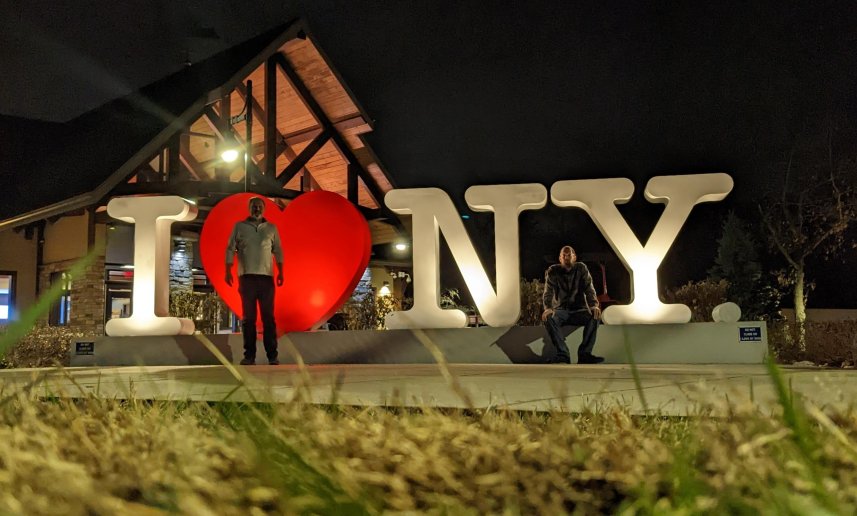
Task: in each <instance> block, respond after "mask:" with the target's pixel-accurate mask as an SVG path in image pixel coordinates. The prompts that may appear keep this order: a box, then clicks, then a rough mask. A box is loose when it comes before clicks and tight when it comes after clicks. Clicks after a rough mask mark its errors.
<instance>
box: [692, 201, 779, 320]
mask: <svg viewBox="0 0 857 516" xmlns="http://www.w3.org/2000/svg"><path fill="white" fill-rule="evenodd" d="M756 240H757V239H756V237H755V236H754V233H753V232H752V231H751V230H750V228H749V227H748V224H747V223H746V222H744V221H743V220H741V218H740V217H738V216H737V215H736V214H735V213H734V212H729V215H728V216H727V217H726V220H725V221H724V222H723V232H722V233H721V236H720V239H719V240H718V241H717V244H718V247H717V257H716V258H715V260H714V266H713V267H712V268H711V269H710V270H709V271H708V274H709V276H710V277H711V278H712V279H714V280H726V281H727V282H728V283H729V285H728V287H727V289H726V295H727V298H728V300H729V301H732V302H733V303H737V304H738V306H740V307H741V313H742V318H743V319H745V320H753V319H759V318H768V317H770V316H771V315H772V314H773V313H774V312H775V311H776V310H777V309H778V307H779V292H778V291H777V290H776V289H775V288H774V287H773V286H772V285H771V284H770V282H769V281H767V280H768V278H767V277H766V275H765V273H764V268H763V266H762V262H761V260H760V255H759V249H758V246H757V243H756Z"/></svg>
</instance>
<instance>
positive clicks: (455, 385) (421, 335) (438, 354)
mask: <svg viewBox="0 0 857 516" xmlns="http://www.w3.org/2000/svg"><path fill="white" fill-rule="evenodd" d="M411 331H412V332H413V334H414V336H415V337H416V338H417V340H418V341H420V344H422V345H423V346H424V347H425V348H426V349H427V350H428V351H429V353H431V355H432V357H434V360H435V362H437V367H438V368H439V369H440V374H441V375H442V376H443V378H444V379H445V380H446V382H447V383H448V384H449V386H450V388H451V389H452V391H453V392H455V394H457V395H458V397H459V398H461V401H463V402H464V405H465V406H466V407H467V408H469V409H471V410H473V409H474V408H475V407H474V404H473V398H471V397H470V393H468V392H467V390H466V389H465V388H464V387H463V386H462V385H461V382H459V381H458V377H457V376H455V375H454V374H452V371H450V369H449V365H448V364H447V362H446V356H444V354H443V351H441V349H440V348H439V347H438V346H437V344H435V343H434V342H433V341H432V340H431V339H430V338H429V336H428V335H426V333H425V332H424V331H423V330H411Z"/></svg>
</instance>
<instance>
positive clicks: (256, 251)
mask: <svg viewBox="0 0 857 516" xmlns="http://www.w3.org/2000/svg"><path fill="white" fill-rule="evenodd" d="M236 252H237V253H238V275H239V276H243V275H245V274H261V275H265V276H273V275H274V273H273V265H272V264H271V255H272V254H273V256H274V258H275V259H276V260H277V263H283V248H282V246H281V245H280V232H279V231H277V226H275V225H274V224H271V223H270V222H268V221H267V220H265V219H262V222H261V223H259V224H258V225H256V224H254V223H253V222H251V221H250V219H247V220H242V221H241V222H238V223H236V224H235V227H234V228H232V235H231V236H230V237H229V243H228V244H227V245H226V266H227V268H228V267H231V266H232V263H233V261H234V260H235V253H236Z"/></svg>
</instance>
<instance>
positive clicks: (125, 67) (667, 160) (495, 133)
mask: <svg viewBox="0 0 857 516" xmlns="http://www.w3.org/2000/svg"><path fill="white" fill-rule="evenodd" d="M58 4H68V5H58ZM706 4H707V3H704V2H615V3H614V4H613V5H612V6H611V5H607V6H606V7H605V6H604V5H597V4H596V3H588V4H576V3H572V2H562V1H557V2H520V3H519V4H518V5H515V4H510V3H508V2H484V1H473V2H429V1H426V2H385V1H363V0H357V1H347V2H344V1H343V2H319V1H306V2H276V1H256V2H239V1H221V2H203V1H199V0H197V1H189V2H169V1H166V0H159V1H152V2H140V1H133V2H108V1H104V0H97V1H96V0H89V1H82V2H56V1H55V0H52V1H47V0H37V1H27V2H24V1H17V2H16V1H9V0H0V12H2V13H3V15H2V21H0V29H2V30H0V47H1V48H2V49H3V52H2V53H0V69H2V70H4V71H5V72H6V73H4V79H3V81H2V82H0V113H4V114H14V115H19V116H27V117H33V118H44V119H51V120H65V119H68V118H71V117H73V116H75V115H77V114H79V113H80V112H83V111H85V110H87V109H91V108H92V107H94V106H96V105H98V104H100V103H101V102H104V101H106V100H108V99H110V98H112V97H115V96H118V95H121V94H124V93H127V92H128V91H130V90H132V89H136V88H137V87H140V86H142V85H144V84H146V83H149V82H152V81H154V80H156V79H158V78H160V77H162V76H164V75H167V74H169V73H171V72H173V71H175V70H177V69H179V68H180V67H181V66H182V63H183V61H184V60H185V55H186V52H185V51H186V50H189V51H190V56H191V59H192V60H194V61H196V60H199V59H201V58H203V57H205V56H206V55H207V54H210V53H211V52H214V51H218V50H222V49H224V48H227V47H229V46H232V45H234V44H236V43H238V42H240V41H242V40H244V39H247V38H249V37H252V36H253V35H255V34H258V33H260V32H262V31H263V30H264V29H267V28H270V27H273V26H275V25H277V24H280V23H283V22H285V21H288V20H290V19H292V18H294V17H295V16H298V15H300V16H304V17H305V18H306V19H307V21H308V23H309V25H310V27H311V29H312V30H313V32H314V34H315V35H316V37H317V39H318V41H319V43H320V44H321V45H322V47H323V48H324V49H325V51H326V52H327V54H328V56H329V57H330V59H331V61H332V62H333V64H334V66H335V67H336V68H337V69H338V70H339V72H340V73H341V75H342V76H343V77H344V79H345V81H346V82H347V83H348V85H349V86H350V87H351V89H352V90H353V92H354V93H355V95H356V97H357V99H358V100H359V101H360V102H361V103H362V104H363V106H364V107H365V108H366V110H367V111H368V112H369V114H370V115H371V116H372V117H373V118H375V120H376V127H375V132H374V133H373V134H371V135H369V137H368V141H369V143H370V144H371V145H372V147H373V148H374V149H375V151H376V153H377V154H378V155H379V156H380V157H381V159H382V161H383V162H384V163H385V165H386V167H387V169H388V170H389V171H390V173H391V175H392V176H393V178H394V181H395V182H396V184H397V186H399V187H417V186H439V187H442V188H444V189H446V190H447V191H448V192H449V193H450V194H451V196H453V198H454V199H455V200H456V202H457V203H458V204H459V205H460V206H463V201H461V199H462V197H463V192H464V189H465V188H466V187H467V186H470V185H472V184H494V183H505V182H540V183H542V184H545V185H546V186H548V187H549V186H550V184H551V183H553V182H554V181H557V180H560V179H573V178H594V177H616V176H621V177H630V178H632V179H633V180H634V181H635V183H636V185H637V189H638V193H639V194H640V195H639V197H638V198H637V199H636V200H635V201H633V202H632V203H630V205H629V206H628V207H627V208H626V209H624V212H625V213H627V214H628V215H629V216H631V217H634V222H633V223H632V227H633V228H634V230H635V231H637V233H638V235H639V236H641V237H643V238H645V236H647V235H648V233H649V231H650V230H651V228H652V226H653V224H654V221H655V218H656V217H657V215H658V214H659V213H660V211H661V210H660V208H657V207H651V206H647V203H645V201H643V200H642V195H641V192H642V189H643V187H644V185H645V180H646V179H647V178H649V177H652V176H654V175H661V174H682V173H699V172H712V171H723V172H728V173H730V174H732V175H733V177H734V178H735V180H736V187H735V190H734V192H733V194H732V195H731V196H730V198H729V199H728V200H727V201H726V202H724V203H720V205H702V206H699V207H697V208H696V209H695V211H694V213H692V215H691V218H690V219H689V221H688V223H687V226H686V227H685V230H684V231H683V232H682V234H681V235H680V236H679V240H678V241H677V242H676V244H675V246H674V248H673V250H672V251H671V252H670V254H669V255H668V257H667V261H666V263H665V265H664V267H663V271H664V277H663V280H664V281H665V282H666V283H668V284H678V283H680V282H683V281H686V280H687V279H699V278H701V277H703V276H704V274H705V270H706V269H707V268H708V267H710V265H711V263H712V261H713V254H714V249H715V239H716V237H717V236H718V235H719V221H720V217H722V216H723V214H724V213H725V212H726V211H727V210H728V209H729V208H735V209H738V210H739V211H740V212H742V213H753V212H752V207H753V203H754V202H755V201H756V200H757V199H758V195H759V192H760V191H761V189H762V188H763V187H765V186H766V184H769V183H770V182H771V181H772V177H771V172H770V163H771V162H772V161H773V160H775V159H778V158H780V157H781V156H782V155H783V153H784V152H785V150H786V149H787V148H788V147H789V145H790V144H791V142H792V140H793V138H794V137H795V135H796V134H798V133H799V132H800V131H801V130H802V129H803V128H804V127H805V126H806V124H807V121H808V120H812V119H813V117H818V116H820V115H821V114H823V113H826V112H829V111H831V110H839V111H842V112H847V109H849V108H851V109H852V110H853V107H854V106H857V88H855V86H857V60H855V48H857V9H855V8H854V5H853V4H852V3H850V2H838V3H829V2H828V3H824V2H806V3H784V2H771V3H762V4H758V5H755V6H746V5H744V4H735V5H734V6H727V5H718V6H713V5H706ZM718 4H719V2H718ZM248 6H249V7H252V10H251V9H248ZM209 29H212V30H209ZM212 33H216V35H217V38H216V39H206V38H205V37H203V36H206V35H212ZM849 114H851V115H852V118H853V116H854V114H855V113H854V112H851V113H849ZM852 123H853V120H852ZM854 125H857V124H854ZM855 144H857V143H855ZM471 224H472V225H473V226H474V227H475V226H477V225H479V224H482V225H483V226H484V225H489V224H490V221H487V222H486V221H479V220H476V221H473V222H471ZM552 224H553V225H555V226H556V227H560V228H562V230H563V231H564V233H562V234H557V232H556V231H551V230H550V228H551V227H552ZM522 226H523V233H524V235H527V234H529V235H533V236H532V237H531V240H530V241H523V242H522V244H521V247H522V249H526V250H527V251H526V252H524V253H523V255H524V256H523V264H524V273H525V274H526V275H529V276H533V275H536V274H537V273H538V271H539V270H541V269H542V268H543V267H544V265H545V263H544V262H543V260H542V258H541V256H542V255H554V254H555V253H556V249H557V248H558V246H559V245H561V244H562V243H564V242H566V241H570V242H572V243H577V247H578V248H580V249H579V250H581V251H583V250H584V249H583V248H587V247H588V248H590V249H591V250H593V251H607V250H608V247H607V245H606V243H605V242H604V241H603V239H601V238H600V237H599V236H598V232H597V230H596V229H595V227H594V225H593V224H592V223H591V222H590V221H589V220H588V219H587V218H586V217H585V216H584V215H582V214H580V213H576V212H575V211H574V210H559V209H557V208H550V209H545V210H544V211H543V212H541V213H539V214H525V215H524V216H522ZM566 232H567V233H566ZM524 238H527V237H526V236H525V237H524ZM845 260H846V263H845V264H843V263H842V262H841V261H840V262H834V263H831V264H828V265H824V267H825V269H826V270H822V271H821V272H820V273H818V276H819V291H818V293H817V296H818V297H817V298H816V299H815V301H816V303H813V298H811V299H810V306H813V304H815V306H819V305H818V303H822V304H825V303H826V304H832V305H847V306H857V296H855V293H854V292H855V289H857V284H855V285H846V288H842V286H841V279H842V277H843V276H847V277H851V276H854V275H853V274H843V272H842V271H847V270H849V269H851V268H852V267H853V265H854V260H855V257H854V255H853V254H851V255H847V256H846V257H845ZM534 271H535V272H534ZM825 275H828V276H830V277H831V278H835V277H837V276H838V277H839V281H840V283H839V284H838V285H839V286H838V287H837V288H833V287H832V285H834V284H835V283H833V282H828V283H829V284H827V283H825V281H824V280H823V278H824V277H826V276H825ZM851 281H853V280H851ZM620 294H621V292H620Z"/></svg>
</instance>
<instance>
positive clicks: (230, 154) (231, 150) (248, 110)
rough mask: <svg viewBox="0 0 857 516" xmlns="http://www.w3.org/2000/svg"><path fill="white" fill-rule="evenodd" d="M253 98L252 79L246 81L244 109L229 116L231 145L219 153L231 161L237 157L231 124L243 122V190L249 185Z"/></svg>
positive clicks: (236, 143) (225, 159) (224, 158)
mask: <svg viewBox="0 0 857 516" xmlns="http://www.w3.org/2000/svg"><path fill="white" fill-rule="evenodd" d="M252 99H253V81H247V93H246V95H245V96H244V109H242V110H241V112H240V113H238V114H237V115H235V116H233V117H229V128H228V132H227V133H228V138H229V139H230V140H231V145H227V146H226V148H225V149H223V152H221V153H220V158H221V159H222V160H223V161H225V162H227V163H232V162H233V161H235V160H236V159H238V153H239V152H240V151H239V149H238V148H237V147H238V142H236V141H235V137H234V136H233V135H232V126H233V125H235V124H237V123H238V122H245V126H244V128H245V132H244V133H245V136H244V149H243V150H244V191H245V192H246V191H248V190H249V187H250V152H251V151H252V150H253V108H252V106H251V105H250V103H251V102H252Z"/></svg>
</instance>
